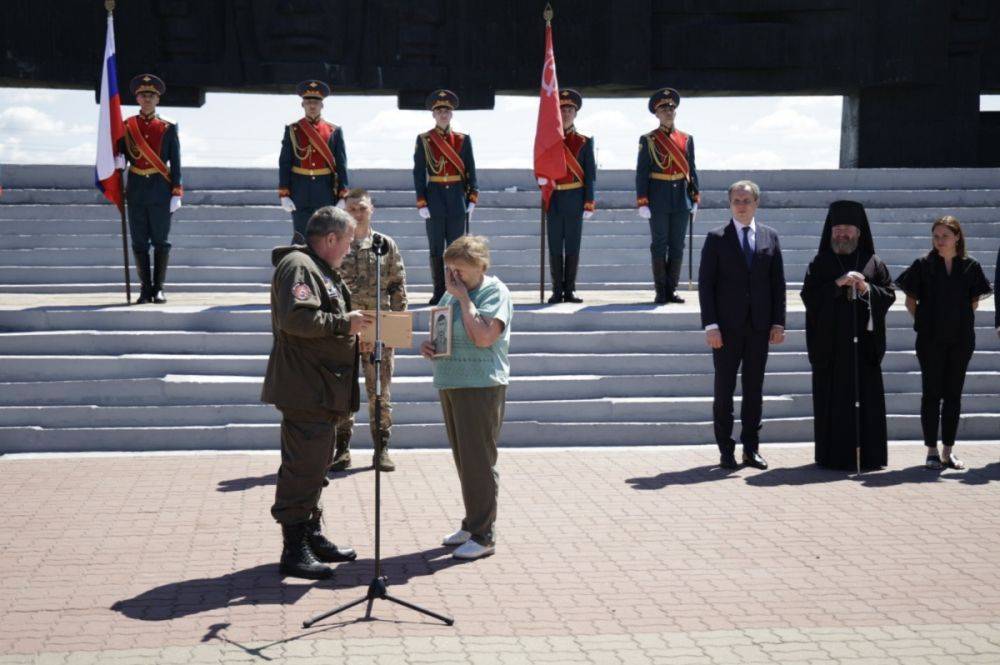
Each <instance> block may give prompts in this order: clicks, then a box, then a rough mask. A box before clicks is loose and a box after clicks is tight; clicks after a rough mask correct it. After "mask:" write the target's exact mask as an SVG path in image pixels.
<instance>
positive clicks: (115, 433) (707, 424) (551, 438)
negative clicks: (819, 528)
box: [0, 414, 1000, 453]
mask: <svg viewBox="0 0 1000 665" xmlns="http://www.w3.org/2000/svg"><path fill="white" fill-rule="evenodd" d="M887 425H888V433H889V438H890V439H891V440H915V439H920V438H921V433H920V419H919V417H918V416H905V415H891V416H889V417H888V418H887ZM998 428H1000V415H997V414H969V415H967V416H964V417H963V418H962V424H961V429H960V436H961V437H962V439H963V440H975V439H987V438H991V437H995V435H996V432H997V430H998ZM278 431H279V428H278V426H277V425H274V424H239V425H223V426H216V427H115V428H97V427H94V428H64V429H62V428H53V429H44V428H39V427H2V428H0V450H3V451H5V452H8V453H16V452H52V451H67V450H72V451H79V450H89V451H109V450H129V451H134V450H205V449H209V450H246V449H264V450H273V449H276V448H277V447H278ZM812 435H813V425H812V418H809V417H802V418H769V419H765V421H764V424H763V430H762V432H761V438H762V439H763V440H764V441H766V442H770V443H780V442H792V441H809V440H811V439H812ZM355 437H356V438H355V440H353V441H352V443H355V442H356V445H357V446H358V447H365V446H370V445H371V444H370V439H369V434H368V432H367V430H366V429H365V428H358V430H357V432H356V434H355ZM713 440H714V436H713V434H712V423H711V421H702V422H683V423H671V422H664V423H622V422H615V423H605V422H577V423H541V422H536V421H513V420H507V421H505V422H504V425H503V430H502V431H501V435H500V445H501V446H504V447H510V446H540V445H544V446H589V445H608V444H609V442H614V443H615V444H617V445H684V444H709V443H711V442H712V441H713ZM392 445H393V447H395V448H447V447H448V443H447V437H446V435H445V432H444V426H443V425H441V424H439V423H434V424H430V423H428V424H412V425H397V426H394V427H393V439H392Z"/></svg>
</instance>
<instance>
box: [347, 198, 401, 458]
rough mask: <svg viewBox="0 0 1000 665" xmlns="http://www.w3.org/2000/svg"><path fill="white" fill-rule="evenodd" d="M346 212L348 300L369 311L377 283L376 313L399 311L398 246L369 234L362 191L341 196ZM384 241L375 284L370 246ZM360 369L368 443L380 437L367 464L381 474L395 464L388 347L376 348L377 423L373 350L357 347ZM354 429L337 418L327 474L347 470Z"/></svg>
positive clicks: (367, 202) (370, 209)
mask: <svg viewBox="0 0 1000 665" xmlns="http://www.w3.org/2000/svg"><path fill="white" fill-rule="evenodd" d="M344 202H345V203H346V204H347V208H346V209H347V212H348V213H349V214H350V215H351V217H353V218H354V221H356V222H357V228H356V229H355V231H354V241H353V242H351V252H350V254H348V255H347V257H346V258H345V259H344V263H343V265H342V266H341V269H340V274H341V276H342V277H343V278H344V283H346V284H347V286H348V288H349V289H350V290H351V301H352V302H353V304H354V306H355V307H357V308H358V309H360V310H372V311H374V310H375V299H376V297H378V296H377V295H376V281H380V282H381V286H382V290H381V299H382V310H383V311H393V312H402V311H404V310H405V309H406V303H407V300H406V267H405V266H404V265H403V255H402V254H401V253H400V251H399V247H398V246H397V245H396V241H394V240H393V239H392V238H390V237H389V236H387V235H385V234H384V233H375V232H374V231H373V230H372V226H371V223H372V213H374V212H375V206H374V205H373V204H372V199H371V196H370V195H369V194H368V192H367V191H366V190H364V189H352V190H351V191H349V192H348V193H347V196H346V197H344ZM376 240H377V241H378V242H379V243H385V245H386V253H385V255H384V256H383V257H382V269H381V276H380V277H381V280H376V274H375V253H374V252H373V251H372V245H373V244H374V243H375V242H376ZM361 347H362V348H361V365H362V369H363V371H364V374H365V390H366V391H367V392H368V425H369V429H370V430H371V433H372V441H373V442H375V441H377V439H378V436H379V434H380V433H381V435H382V456H381V457H379V458H378V459H375V460H373V464H377V465H378V467H379V469H380V470H381V471H395V470H396V465H395V464H393V462H392V459H391V458H390V457H389V452H388V451H389V437H390V434H391V428H392V403H391V402H390V399H391V396H390V392H389V390H390V385H391V383H392V366H393V359H394V354H393V350H392V349H391V348H389V347H388V346H386V347H384V348H383V349H382V359H381V363H380V364H379V365H380V368H381V375H382V376H381V377H380V378H381V383H382V419H381V422H380V423H376V421H375V363H374V362H372V361H373V357H372V356H373V352H374V349H373V348H370V347H367V346H366V345H365V344H364V343H362V344H361ZM353 429H354V416H353V415H351V416H349V417H348V418H345V419H343V420H341V421H340V422H339V423H338V424H337V446H336V449H335V451H334V455H333V462H332V464H331V465H330V470H331V471H343V470H344V469H346V468H348V467H349V466H351V432H352V431H353Z"/></svg>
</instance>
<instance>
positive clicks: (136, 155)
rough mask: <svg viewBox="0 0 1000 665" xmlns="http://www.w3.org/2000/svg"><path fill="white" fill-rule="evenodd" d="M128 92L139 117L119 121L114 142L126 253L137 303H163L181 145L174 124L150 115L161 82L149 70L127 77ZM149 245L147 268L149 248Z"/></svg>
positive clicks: (178, 195) (178, 190) (163, 89)
mask: <svg viewBox="0 0 1000 665" xmlns="http://www.w3.org/2000/svg"><path fill="white" fill-rule="evenodd" d="M129 90H130V91H131V93H132V95H133V96H134V97H135V101H136V103H137V104H138V105H139V115H134V116H132V117H130V118H128V119H126V120H125V137H124V138H123V139H122V140H121V142H120V144H119V150H120V152H121V156H120V157H119V158H118V163H117V164H116V165H117V166H118V168H120V169H124V168H125V160H126V159H127V160H128V162H129V167H128V179H127V183H126V186H125V202H126V206H127V208H128V226H129V232H130V233H131V234H132V252H133V254H135V267H136V270H137V271H138V273H139V282H140V283H141V284H142V290H141V291H140V292H139V299H138V300H137V301H136V302H137V303H138V304H144V303H148V302H155V303H165V302H167V298H166V296H165V295H164V293H163V282H164V280H165V279H166V276H167V262H168V259H169V257H170V242H169V241H168V237H169V236H170V218H171V216H172V215H173V214H174V212H175V211H176V210H177V209H178V208H180V207H181V196H183V195H184V189H183V187H182V186H181V143H180V139H179V138H178V136H177V123H175V122H173V121H171V120H167V119H166V118H164V117H162V116H160V115H158V114H157V113H156V105H157V104H159V103H160V97H162V96H163V93H164V92H166V90H167V86H166V85H165V84H164V83H163V81H162V80H161V79H160V78H159V77H157V76H153V75H152V74H140V75H139V76H136V77H135V78H133V79H132V82H131V83H130V84H129ZM150 245H152V247H153V266H152V271H150V264H149V247H150Z"/></svg>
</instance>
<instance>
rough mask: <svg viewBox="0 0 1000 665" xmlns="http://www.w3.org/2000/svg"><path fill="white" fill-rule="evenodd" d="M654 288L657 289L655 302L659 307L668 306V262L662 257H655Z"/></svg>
mask: <svg viewBox="0 0 1000 665" xmlns="http://www.w3.org/2000/svg"><path fill="white" fill-rule="evenodd" d="M653 287H654V288H655V289H656V299H655V300H653V302H654V303H655V304H657V305H664V304H666V302H667V291H666V289H667V260H666V259H664V258H663V257H662V256H654V257H653Z"/></svg>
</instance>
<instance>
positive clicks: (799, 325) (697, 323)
mask: <svg viewBox="0 0 1000 665" xmlns="http://www.w3.org/2000/svg"><path fill="white" fill-rule="evenodd" d="M684 293H685V294H687V293H688V292H684ZM696 300H697V298H696V297H695V298H694V300H690V301H689V302H688V304H685V305H680V306H677V305H671V306H660V307H656V306H653V305H590V306H588V305H586V304H583V305H569V304H562V305H545V306H543V305H516V306H515V308H514V309H515V314H514V321H513V323H512V326H511V330H512V332H513V333H515V334H516V333H519V332H553V333H567V332H572V333H578V332H582V333H590V332H594V331H615V332H632V331H647V332H658V333H668V332H669V333H672V332H675V331H699V330H700V329H701V315H700V314H699V313H698V306H697V304H696ZM990 305H991V303H987V305H986V306H985V307H980V308H979V310H977V311H976V327H977V330H978V329H979V328H983V329H985V331H986V332H989V331H990V330H992V327H993V312H992V309H991V307H990ZM412 313H413V329H414V330H415V331H418V332H421V331H424V330H428V329H429V326H430V320H429V308H427V307H426V306H421V307H419V308H415V309H413V310H412ZM886 322H887V325H888V327H889V328H891V329H901V333H902V332H903V331H905V330H907V329H909V328H911V326H912V320H911V319H910V315H909V313H908V312H907V311H906V310H905V309H904V308H903V306H902V303H899V302H897V304H896V305H895V306H893V308H892V309H891V310H889V312H888V316H887V318H886ZM786 325H787V328H788V330H789V331H795V330H802V329H803V328H804V327H805V312H804V310H803V309H802V307H801V306H800V305H796V306H793V307H790V308H789V311H788V314H787V316H786ZM55 330H97V331H122V330H129V331H165V330H187V331H202V332H234V333H235V332H269V331H270V330H271V315H270V311H269V309H268V308H267V307H266V306H262V305H245V306H235V307H227V306H225V305H220V306H218V307H203V306H180V305H149V306H142V307H126V306H121V307H92V306H81V307H78V308H74V307H64V306H55V307H38V308H28V309H24V308H20V307H9V308H2V307H0V331H5V332H15V331H16V332H29V331H36V332H44V331H55ZM979 332H980V333H981V332H983V331H979Z"/></svg>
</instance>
